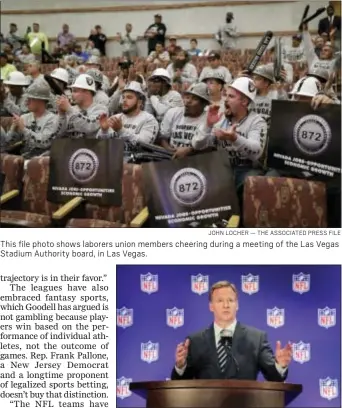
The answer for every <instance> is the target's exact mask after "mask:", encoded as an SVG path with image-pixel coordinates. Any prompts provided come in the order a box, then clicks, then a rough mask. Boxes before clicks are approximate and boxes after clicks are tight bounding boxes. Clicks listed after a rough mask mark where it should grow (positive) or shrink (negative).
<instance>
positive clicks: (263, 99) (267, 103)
mask: <svg viewBox="0 0 342 408" xmlns="http://www.w3.org/2000/svg"><path fill="white" fill-rule="evenodd" d="M273 72H274V69H273V66H272V65H259V66H258V67H257V68H256V69H255V70H254V72H253V82H254V84H255V88H256V97H255V99H254V101H253V103H252V104H251V106H250V110H253V111H254V112H256V113H258V114H259V115H260V116H262V117H263V118H264V119H265V121H266V123H267V127H268V128H269V126H270V123H271V109H272V100H273V99H274V100H276V99H279V100H280V99H281V100H287V99H288V96H287V93H286V91H285V90H283V89H282V88H279V89H272V88H271V86H272V85H273V84H275V83H276V80H275V78H274V74H273Z"/></svg>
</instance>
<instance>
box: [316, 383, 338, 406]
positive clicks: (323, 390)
mask: <svg viewBox="0 0 342 408" xmlns="http://www.w3.org/2000/svg"><path fill="white" fill-rule="evenodd" d="M319 393H320V396H321V397H322V398H326V399H327V400H329V401H330V400H332V399H334V398H337V397H338V381H337V379H334V380H332V379H331V378H330V377H327V378H326V379H325V380H322V379H319Z"/></svg>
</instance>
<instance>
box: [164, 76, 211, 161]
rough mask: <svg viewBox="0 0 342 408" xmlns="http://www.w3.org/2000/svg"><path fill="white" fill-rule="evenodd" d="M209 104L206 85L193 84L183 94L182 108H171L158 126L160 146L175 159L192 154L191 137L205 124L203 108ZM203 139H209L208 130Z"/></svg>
mask: <svg viewBox="0 0 342 408" xmlns="http://www.w3.org/2000/svg"><path fill="white" fill-rule="evenodd" d="M209 104H210V95H209V90H208V87H207V85H206V84H204V83H203V82H201V83H199V84H193V85H191V86H190V88H189V89H188V90H187V91H186V92H185V93H184V107H182V108H172V109H170V110H168V112H167V113H166V115H165V116H164V119H163V121H162V123H161V125H160V140H161V145H162V146H163V147H164V148H165V149H167V150H170V151H172V152H174V157H175V158H181V157H185V156H188V155H189V154H190V153H192V152H193V150H194V145H193V137H194V135H195V134H196V132H197V130H198V128H199V127H200V126H204V125H205V123H206V117H207V114H206V112H205V108H206V107H207V106H208V105H209ZM216 111H217V110H216ZM203 137H204V138H207V139H208V140H209V139H210V129H209V130H208V134H203Z"/></svg>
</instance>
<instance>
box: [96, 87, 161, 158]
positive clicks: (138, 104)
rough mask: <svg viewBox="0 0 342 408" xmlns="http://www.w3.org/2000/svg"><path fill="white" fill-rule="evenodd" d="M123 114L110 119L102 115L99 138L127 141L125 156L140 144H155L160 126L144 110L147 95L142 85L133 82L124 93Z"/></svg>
mask: <svg viewBox="0 0 342 408" xmlns="http://www.w3.org/2000/svg"><path fill="white" fill-rule="evenodd" d="M122 99H123V101H122V113H119V114H118V115H114V116H112V117H110V118H109V119H108V117H107V116H106V115H102V116H101V119H100V125H101V129H100V131H99V133H98V135H97V137H98V138H100V139H101V138H108V137H113V136H115V137H119V138H120V139H123V140H124V141H125V155H126V156H128V154H129V152H130V151H131V147H132V145H135V144H136V143H139V142H145V143H150V144H152V143H154V141H155V139H156V137H157V134H158V130H159V126H158V122H157V120H156V119H155V117H154V116H153V115H151V114H150V113H147V112H145V111H144V110H143V107H144V102H145V94H144V92H143V90H142V88H141V84H140V83H139V82H136V81H131V82H130V83H129V85H126V87H125V88H124V90H123V92H122Z"/></svg>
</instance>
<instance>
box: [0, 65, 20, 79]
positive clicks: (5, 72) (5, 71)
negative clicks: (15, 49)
mask: <svg viewBox="0 0 342 408" xmlns="http://www.w3.org/2000/svg"><path fill="white" fill-rule="evenodd" d="M16 70H17V68H16V67H15V66H14V65H12V64H6V65H5V66H4V67H1V72H0V77H1V79H2V80H3V81H7V79H8V78H9V75H10V73H11V72H13V71H16Z"/></svg>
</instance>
